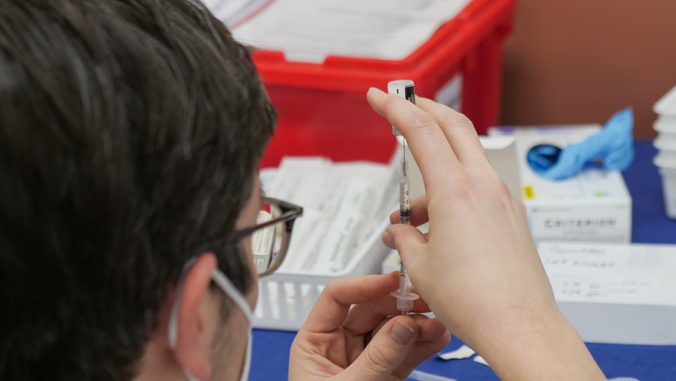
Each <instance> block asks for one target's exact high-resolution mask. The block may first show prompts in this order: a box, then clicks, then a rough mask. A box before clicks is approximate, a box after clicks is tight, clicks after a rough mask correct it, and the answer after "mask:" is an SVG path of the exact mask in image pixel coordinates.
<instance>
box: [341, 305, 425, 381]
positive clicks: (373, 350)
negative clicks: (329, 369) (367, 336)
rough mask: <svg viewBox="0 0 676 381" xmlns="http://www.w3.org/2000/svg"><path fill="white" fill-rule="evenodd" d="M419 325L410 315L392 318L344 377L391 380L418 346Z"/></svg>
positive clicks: (342, 377)
mask: <svg viewBox="0 0 676 381" xmlns="http://www.w3.org/2000/svg"><path fill="white" fill-rule="evenodd" d="M417 337H418V325H417V324H415V321H414V320H413V319H411V318H410V317H405V316H400V317H396V318H394V319H392V320H390V321H389V322H388V323H387V324H386V325H385V326H384V327H383V328H381V329H380V331H378V333H377V334H376V335H375V337H374V338H373V339H372V340H371V341H370V342H369V344H368V345H367V346H366V348H364V351H363V352H362V353H361V355H359V357H358V358H357V359H356V360H355V361H354V362H353V363H352V365H350V366H349V367H348V368H347V369H345V371H344V372H343V373H341V375H340V376H341V377H340V378H341V379H345V380H364V381H376V380H387V379H388V378H389V377H390V375H391V374H392V373H393V372H394V371H395V370H397V368H399V366H400V365H401V364H402V363H403V362H404V359H406V356H408V354H409V353H410V352H411V351H412V350H413V348H414V347H415V343H416V339H417Z"/></svg>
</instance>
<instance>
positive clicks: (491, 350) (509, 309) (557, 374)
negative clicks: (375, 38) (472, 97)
mask: <svg viewBox="0 0 676 381" xmlns="http://www.w3.org/2000/svg"><path fill="white" fill-rule="evenodd" d="M367 98H368V101H369V103H370V104H371V106H372V107H373V109H374V110H375V111H376V112H378V113H379V114H380V115H382V116H384V117H385V118H387V120H388V121H389V122H390V123H391V124H392V125H393V126H394V127H395V128H396V130H398V131H399V132H401V134H402V135H403V136H404V137H405V138H406V140H407V142H408V144H409V146H410V149H411V152H412V154H413V156H414V157H415V159H416V162H417V163H418V166H419V167H420V170H421V173H422V175H423V181H424V184H425V189H426V195H425V196H422V197H420V198H418V199H416V200H414V201H413V202H412V203H411V225H413V226H408V225H406V224H398V223H397V222H399V217H400V216H399V213H393V215H392V216H391V220H392V222H393V225H392V226H391V227H390V228H388V229H387V231H386V232H385V233H384V234H383V242H384V243H385V244H386V245H388V246H390V247H392V248H396V249H397V250H398V251H399V254H400V255H401V257H402V263H403V264H404V265H405V266H406V269H407V270H408V273H409V275H410V279H411V282H412V283H413V285H414V286H415V288H416V291H417V292H419V293H420V295H421V296H422V298H423V299H424V300H425V302H426V303H427V304H428V305H429V306H430V308H431V310H432V311H433V312H434V313H435V315H436V316H437V317H438V318H439V319H440V320H441V321H442V323H444V325H445V326H446V327H447V328H448V329H449V330H450V331H451V333H452V334H454V335H456V336H458V337H459V338H460V339H462V340H463V341H465V342H466V343H467V344H468V345H470V346H471V347H472V348H473V349H475V350H476V351H477V352H478V353H479V354H481V355H482V356H483V357H484V358H485V359H486V360H487V361H488V363H489V364H490V365H491V367H492V368H493V369H494V370H495V371H496V373H497V374H498V375H499V376H500V377H501V378H502V379H506V380H508V379H524V380H540V379H548V380H558V379H562V380H563V379H576V380H602V379H604V377H603V374H602V373H601V371H600V369H599V368H598V366H597V365H596V363H595V362H594V359H593V358H592V357H591V355H590V354H589V351H588V350H587V348H586V347H585V345H584V343H583V342H582V340H581V339H580V337H579V335H578V334H577V331H575V329H574V327H573V326H572V325H571V324H570V323H569V322H568V320H567V319H566V318H565V317H564V316H563V314H561V312H560V311H559V309H558V307H557V306H556V303H555V300H554V296H553V293H552V290H551V286H550V285H549V280H548V279H547V276H546V274H545V271H544V268H543V266H542V263H541V261H540V258H539V256H538V253H537V250H536V248H535V245H534V243H533V240H532V238H531V235H530V231H529V229H528V223H527V219H526V213H525V208H524V205H523V202H522V201H521V200H519V199H517V198H516V197H514V196H513V195H512V194H511V193H510V192H509V189H508V188H507V186H506V185H505V184H504V182H503V181H502V180H501V179H500V178H499V177H498V175H497V174H496V172H495V171H494V170H493V168H492V166H491V164H490V162H489V161H488V158H487V156H486V154H485V152H484V150H483V148H482V146H481V143H480V142H479V139H478V136H477V134H476V131H475V130H474V127H473V125H472V123H471V122H470V121H469V120H468V119H467V118H466V117H465V116H464V115H462V114H459V113H457V112H455V111H453V110H452V109H450V108H448V107H446V106H443V105H440V104H437V103H435V102H433V101H431V100H428V99H425V98H420V97H417V98H416V104H415V105H414V104H412V103H410V102H407V101H406V100H404V99H401V98H399V97H397V96H396V95H388V94H385V93H383V92H382V91H380V90H378V89H374V88H372V89H370V90H369V92H368V96H367ZM428 221H429V233H428V235H423V234H422V233H421V232H420V231H419V230H418V229H416V228H415V227H414V226H419V225H422V224H424V223H426V222H428ZM535 364H540V365H539V366H535Z"/></svg>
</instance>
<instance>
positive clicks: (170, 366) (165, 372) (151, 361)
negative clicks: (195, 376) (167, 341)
mask: <svg viewBox="0 0 676 381" xmlns="http://www.w3.org/2000/svg"><path fill="white" fill-rule="evenodd" d="M138 366H139V373H138V375H137V376H136V378H134V381H152V380H164V381H186V378H185V375H184V374H183V371H182V370H181V367H180V366H179V365H178V363H177V362H176V357H174V353H173V352H172V351H171V350H170V349H169V348H167V347H166V346H163V345H160V344H159V343H157V342H155V341H154V340H151V341H150V342H149V343H148V345H147V347H146V350H145V353H144V354H143V357H142V359H141V363H140V364H138Z"/></svg>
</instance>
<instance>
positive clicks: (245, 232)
mask: <svg viewBox="0 0 676 381" xmlns="http://www.w3.org/2000/svg"><path fill="white" fill-rule="evenodd" d="M261 200H262V201H263V203H267V204H270V205H272V206H276V207H278V208H279V209H280V210H281V211H282V215H281V216H279V217H276V218H273V219H271V220H270V221H265V222H262V223H260V224H256V225H254V226H250V227H248V228H244V229H241V230H237V231H235V232H233V233H231V234H229V235H228V236H226V237H225V238H222V239H220V240H218V242H223V243H226V244H230V245H232V244H237V243H239V241H240V240H241V239H242V238H245V237H247V236H250V235H252V234H253V233H254V232H256V231H257V230H261V229H265V228H267V227H270V226H273V225H276V224H280V223H284V231H283V232H282V243H283V245H282V247H280V249H279V252H278V253H277V259H276V260H275V261H274V262H273V264H272V266H270V267H269V268H268V269H267V270H265V271H263V272H262V273H259V274H258V277H259V278H264V277H266V276H268V275H270V274H272V273H274V272H275V271H277V269H279V266H281V265H282V263H283V262H284V259H285V258H286V253H287V251H288V249H289V244H290V243H291V234H292V233H293V225H294V222H295V221H296V218H298V217H302V216H303V207H302V206H298V205H296V204H292V203H290V202H288V201H284V200H280V199H277V198H274V197H263V198H262V199H261Z"/></svg>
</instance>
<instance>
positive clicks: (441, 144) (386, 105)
mask: <svg viewBox="0 0 676 381" xmlns="http://www.w3.org/2000/svg"><path fill="white" fill-rule="evenodd" d="M367 99H368V101H369V104H370V105H371V107H372V108H373V109H374V110H375V111H376V112H377V113H378V114H380V115H382V116H384V117H385V118H387V120H388V121H389V122H390V123H391V124H392V125H393V126H395V127H396V128H397V130H399V132H401V134H402V135H404V137H405V138H406V142H407V143H408V144H409V146H410V148H411V153H413V156H414V157H415V160H416V163H418V167H420V172H421V173H422V175H423V181H424V182H425V188H426V189H429V187H428V186H427V185H428V182H429V181H436V180H437V179H439V180H441V179H445V178H448V176H449V169H454V168H455V169H458V168H459V167H460V162H459V161H458V159H457V158H456V156H455V153H454V152H453V149H452V148H451V145H450V144H449V143H448V140H447V139H446V136H445V135H444V133H443V131H442V130H441V127H439V124H438V123H437V121H436V119H434V117H433V116H432V115H430V114H429V113H427V112H425V111H423V110H422V109H420V108H419V107H417V106H416V105H414V104H412V103H411V102H409V101H407V100H405V99H402V98H399V97H398V96H396V95H389V94H385V93H384V92H382V91H381V90H378V89H376V88H371V89H369V92H368V94H367ZM449 167H450V168H449ZM453 172H455V171H451V173H453Z"/></svg>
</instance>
